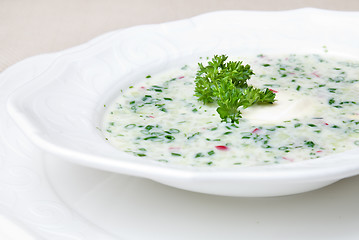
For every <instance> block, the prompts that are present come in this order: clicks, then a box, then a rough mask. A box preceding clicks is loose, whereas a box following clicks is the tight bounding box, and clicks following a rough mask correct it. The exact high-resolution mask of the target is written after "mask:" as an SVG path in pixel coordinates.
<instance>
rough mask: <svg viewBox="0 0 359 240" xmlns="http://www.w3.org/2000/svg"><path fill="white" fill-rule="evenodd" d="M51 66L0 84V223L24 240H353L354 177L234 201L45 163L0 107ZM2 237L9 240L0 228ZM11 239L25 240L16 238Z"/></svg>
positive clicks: (6, 77) (36, 65)
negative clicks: (323, 185) (294, 192)
mask: <svg viewBox="0 0 359 240" xmlns="http://www.w3.org/2000/svg"><path fill="white" fill-rule="evenodd" d="M103 37H107V36H103ZM68 51H72V50H71V49H70V50H68ZM57 57H58V55H56V54H46V55H42V56H36V57H34V58H30V59H27V60H24V61H22V62H20V63H18V64H16V65H15V66H13V67H10V68H9V69H7V70H6V71H5V72H3V73H1V74H0V85H1V87H0V115H1V118H0V129H1V133H2V134H1V137H0V143H1V144H0V214H3V215H4V216H5V217H7V218H9V219H11V220H12V221H13V222H15V223H16V225H17V226H20V227H22V228H23V229H25V230H27V232H29V233H30V237H29V238H30V239H51V240H53V239H61V240H67V239H71V240H73V239H76V240H98V239H101V240H114V239H117V240H118V239H125V240H127V239H135V240H137V239H138V240H143V239H148V240H152V239H155V240H169V239H170V240H180V239H188V240H198V239H208V240H217V239H228V240H235V239H238V236H241V237H242V238H243V239H252V240H261V239H267V238H268V236H271V238H275V239H292V240H302V239H307V240H317V239H326V240H337V239H345V240H356V239H358V237H359V231H358V229H357V223H358V222H359V212H358V209H357V207H356V206H357V202H358V201H359V191H358V187H357V186H358V184H359V176H356V177H352V178H348V179H345V180H342V181H339V182H337V183H335V184H332V185H331V186H329V187H326V188H323V189H320V190H318V191H312V192H308V193H303V194H297V195H292V196H286V197H275V198H235V197H232V198H231V197H219V196H213V195H206V194H200V193H193V192H188V191H184V190H180V189H175V188H172V187H167V186H165V185H162V184H159V183H156V182H153V181H151V180H149V179H144V178H138V177H131V176H126V175H121V174H117V173H111V172H106V171H100V170H97V169H92V168H88V167H85V166H80V165H77V164H73V163H72V162H69V161H64V159H62V158H58V157H54V155H50V154H44V153H43V151H41V150H40V149H39V148H37V147H36V146H35V145H34V144H32V143H31V142H30V141H29V140H28V139H27V138H26V136H24V134H23V133H22V132H21V131H20V129H19V128H18V127H17V125H16V124H15V122H14V121H12V120H11V118H10V116H9V114H8V113H7V111H6V104H5V103H6V99H7V98H8V96H9V95H10V94H11V93H12V92H13V91H15V90H16V89H17V88H18V87H20V86H22V85H23V84H24V83H26V82H29V81H32V80H33V79H34V78H36V77H37V76H38V75H39V74H40V73H41V72H43V71H44V70H45V69H46V68H47V67H48V66H49V65H51V63H52V62H53V61H54V60H55V59H56V58H57ZM213 216H216V217H213ZM298 226H300V229H305V231H299V230H298ZM12 229H13V227H12ZM3 231H5V236H8V235H7V234H6V233H12V231H11V227H9V226H8V225H2V224H1V223H0V232H3ZM173 233H176V234H173ZM0 235H1V234H0ZM9 236H12V235H10V234H9ZM13 238H14V239H26V240H27V239H28V238H26V237H24V236H22V235H21V238H20V236H19V235H18V231H16V235H15V236H13Z"/></svg>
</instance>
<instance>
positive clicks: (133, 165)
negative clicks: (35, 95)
mask: <svg viewBox="0 0 359 240" xmlns="http://www.w3.org/2000/svg"><path fill="white" fill-rule="evenodd" d="M244 12H245V13H261V14H292V13H296V14H318V13H321V14H330V15H331V14H334V15H339V16H347V15H348V14H351V15H353V14H354V15H355V17H359V12H341V11H333V10H324V9H316V8H301V9H294V10H286V11H278V12H274V11H268V12H263V11H239V10H226V11H215V12H210V13H204V14H200V15H198V16H195V17H192V18H188V19H183V20H177V21H171V22H167V23H179V22H181V21H188V20H190V21H193V20H198V19H205V18H207V17H214V16H219V15H223V14H238V13H244ZM167 23H162V24H148V25H140V26H134V27H130V28H126V29H120V30H115V31H112V32H109V33H106V34H103V35H101V36H99V37H96V38H94V39H93V40H90V41H89V42H87V43H84V44H81V45H79V46H76V47H73V48H70V49H67V50H64V51H60V52H57V53H52V54H53V55H57V57H56V58H55V59H54V60H53V61H52V63H51V64H50V65H49V67H48V68H47V69H46V70H44V71H43V72H42V73H41V74H39V75H38V76H35V77H34V78H33V79H31V80H30V81H29V82H28V83H27V84H26V85H24V86H22V87H20V88H19V89H17V90H16V91H14V92H13V93H12V94H11V96H10V97H9V98H8V101H7V109H8V112H9V113H10V115H11V117H12V118H13V119H14V120H15V122H16V123H17V124H18V125H19V126H20V128H21V129H22V130H23V132H24V133H25V135H26V136H27V137H28V138H30V140H31V141H32V142H34V143H35V144H36V145H37V146H39V147H40V148H42V149H43V150H45V151H46V152H49V153H53V154H56V155H59V156H63V157H65V159H68V160H71V161H73V162H75V163H79V164H82V165H86V166H90V167H94V168H98V169H102V170H109V171H115V172H118V173H125V174H129V175H134V176H140V177H146V178H150V179H157V178H161V179H162V178H163V177H166V178H172V179H186V180H198V181H200V180H206V179H207V180H208V179H215V180H227V179H237V180H244V179H250V180H251V181H265V180H273V181H283V180H290V181H311V180H313V179H316V180H333V179H340V178H345V177H349V176H353V175H356V174H358V173H359V159H358V161H355V157H354V155H358V153H359V149H355V150H352V151H350V154H351V158H354V159H350V161H348V165H345V166H343V165H341V166H339V167H338V166H334V165H332V164H329V165H328V163H335V159H333V158H335V155H329V156H327V157H324V158H321V159H312V160H306V161H303V162H298V163H290V164H280V165H265V166H249V167H239V168H231V169H226V170H224V169H218V168H217V169H216V170H215V171H214V170H213V169H203V168H194V167H184V168H183V167H178V166H170V167H169V165H168V164H161V163H156V164H154V162H153V161H151V162H147V163H144V161H142V160H144V159H145V158H141V162H138V161H136V160H138V158H139V157H135V156H131V155H128V156H127V157H128V159H127V160H124V161H119V160H118V159H114V158H109V157H104V156H96V155H92V154H85V153H82V152H78V151H74V150H71V149H67V148H65V147H62V146H58V145H57V144H55V143H53V142H51V141H48V140H46V139H44V138H43V137H42V136H41V135H39V134H38V129H37V127H36V126H34V125H33V124H32V123H31V121H28V119H27V117H26V114H25V113H24V112H23V111H22V110H21V109H19V108H18V106H17V99H18V97H19V95H21V94H22V92H23V91H25V90H26V89H27V88H28V87H29V86H32V85H33V84H34V81H36V79H39V78H40V76H41V75H42V74H47V73H48V72H51V71H52V69H54V68H56V67H57V66H58V65H59V64H60V63H61V61H66V59H67V57H69V56H71V55H75V54H76V53H81V52H84V51H88V50H89V49H92V48H93V47H96V46H98V45H103V44H106V43H107V42H111V40H112V39H113V38H114V37H116V35H117V34H118V33H121V32H124V31H129V30H133V29H138V28H141V27H146V26H159V25H163V24H167ZM352 152H353V153H352ZM132 160H134V161H132ZM99 163H100V164H99ZM323 163H326V164H327V165H326V166H323V165H321V164H323ZM283 170H285V171H283Z"/></svg>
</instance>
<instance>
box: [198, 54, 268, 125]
mask: <svg viewBox="0 0 359 240" xmlns="http://www.w3.org/2000/svg"><path fill="white" fill-rule="evenodd" d="M227 58H228V57H227V56H225V55H221V56H218V55H215V56H214V57H213V58H212V61H210V62H208V65H207V66H203V64H202V63H199V64H198V65H199V70H198V72H197V75H196V79H195V83H196V88H195V94H194V95H195V96H196V97H198V100H199V101H202V102H203V103H204V104H208V103H213V102H216V103H217V104H218V108H217V112H218V113H219V115H220V117H221V119H222V121H224V122H232V123H233V122H235V123H238V121H239V118H241V112H240V110H239V109H238V108H239V107H242V108H248V107H250V106H252V105H253V104H256V103H273V102H274V98H275V93H274V92H273V91H271V90H269V89H268V88H267V89H265V90H261V89H257V88H254V87H253V86H248V83H247V80H248V79H249V78H250V77H251V75H253V74H254V73H253V71H252V69H251V68H250V66H249V65H242V62H241V61H237V62H233V61H229V62H225V61H226V60H227Z"/></svg>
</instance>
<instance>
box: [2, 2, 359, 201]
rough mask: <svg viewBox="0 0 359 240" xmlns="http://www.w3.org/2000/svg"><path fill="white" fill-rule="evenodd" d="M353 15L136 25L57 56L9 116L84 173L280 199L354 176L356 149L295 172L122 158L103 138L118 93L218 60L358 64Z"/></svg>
mask: <svg viewBox="0 0 359 240" xmlns="http://www.w3.org/2000/svg"><path fill="white" fill-rule="evenodd" d="M358 21H359V13H358V12H334V11H326V10H318V9H299V10H292V11H283V12H252V11H222V12H214V13H208V14H204V15H200V16H197V17H194V18H191V19H186V20H181V21H175V22H169V23H163V24H158V25H146V26H138V27H133V28H129V29H124V30H119V31H115V32H111V33H108V34H106V35H103V36H101V37H98V38H96V39H94V40H92V41H90V42H88V43H86V44H83V45H81V46H78V47H75V48H72V49H69V50H66V51H63V52H60V53H56V54H57V55H58V57H57V58H56V60H55V61H54V62H53V63H52V64H51V66H50V67H49V68H48V69H47V70H46V71H44V72H43V73H42V74H40V75H39V76H37V77H36V78H34V79H33V80H32V81H30V82H29V83H28V84H27V85H25V86H23V87H21V88H20V89H18V90H17V91H15V93H14V94H13V95H12V96H11V97H10V98H9V101H8V110H9V112H10V114H11V115H12V117H13V118H14V120H15V121H16V122H17V123H18V125H19V126H20V128H21V129H22V130H23V131H24V132H25V133H26V135H27V136H28V137H29V138H30V139H31V140H32V141H33V142H34V143H35V144H37V145H38V146H39V147H40V148H42V149H43V150H45V151H48V152H50V153H53V154H56V155H59V156H62V157H64V159H66V160H69V161H72V162H75V163H78V164H82V165H85V166H89V167H93V168H98V169H102V170H108V171H112V172H117V173H122V174H128V175H133V176H138V177H145V178H149V179H153V180H154V181H157V182H161V183H163V184H167V185H170V186H174V187H177V188H181V189H186V190H190V191H196V192H202V193H209V194H217V195H227V196H279V195H288V194H294V193H300V192H305V191H309V190H314V189H318V188H320V187H323V186H326V185H328V184H331V183H333V182H335V181H338V180H340V179H343V178H346V177H350V176H353V175H356V174H358V173H359V157H358V156H359V155H358V154H359V149H355V150H352V151H348V152H345V153H341V154H336V155H331V156H328V157H324V158H321V159H316V160H306V161H303V162H300V163H292V164H283V165H270V166H258V167H242V168H235V169H216V168H194V167H180V166H173V165H170V164H165V163H160V162H157V161H153V160H150V159H144V158H139V157H135V156H133V155H129V154H127V153H124V152H121V151H119V150H117V149H115V148H114V147H112V146H111V145H109V144H108V143H107V142H106V141H105V140H104V137H103V136H102V134H101V132H100V131H99V129H98V128H99V127H100V126H101V119H102V116H103V114H104V110H105V108H104V105H108V104H110V103H111V101H112V100H113V99H114V98H115V97H116V96H117V94H118V93H119V90H120V89H121V88H125V87H128V86H129V85H131V84H133V82H134V81H136V79H139V78H140V77H143V76H145V75H147V74H153V73H156V72H159V71H161V70H165V69H167V68H169V67H171V66H176V65H181V64H183V63H185V62H186V61H193V59H197V57H199V56H210V55H211V54H213V53H216V54H229V55H246V54H250V55H253V54H259V53H278V52H280V53H324V50H328V53H326V54H329V55H340V56H344V57H348V58H353V57H356V56H359V45H358V42H359V32H358V31H355V30H354V29H356V28H355V27H356V26H355V23H357V22H358Z"/></svg>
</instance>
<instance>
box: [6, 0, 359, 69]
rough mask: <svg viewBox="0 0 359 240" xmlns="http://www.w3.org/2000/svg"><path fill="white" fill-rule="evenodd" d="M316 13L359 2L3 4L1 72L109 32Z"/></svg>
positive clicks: (63, 0) (43, 0)
mask: <svg viewBox="0 0 359 240" xmlns="http://www.w3.org/2000/svg"><path fill="white" fill-rule="evenodd" d="M304 7H314V8H322V9H331V10H342V11H359V1H358V0H271V1H268V0H251V1H248V0H148V1H143V0H101V1H100V0H51V1H48V0H32V1H26V0H16V1H14V0H2V1H0V72H1V71H3V70H4V69H6V68H7V67H9V66H11V65H12V64H15V63H16V62H18V61H21V60H23V59H25V58H27V57H30V56H34V55H38V54H43V53H48V52H55V51H60V50H63V49H66V48H69V47H72V46H76V45H79V44H81V43H84V42H86V41H88V40H90V39H92V38H94V37H96V36H98V35H100V34H103V33H105V32H108V31H112V30H116V29H120V28H126V27H130V26H134V25H141V24H151V23H161V22H167V21H173V20H178V19H183V18H188V17H192V16H195V15H198V14H201V13H205V12H210V11H218V10H229V9H232V10H261V11H278V10H288V9H296V8H304Z"/></svg>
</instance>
